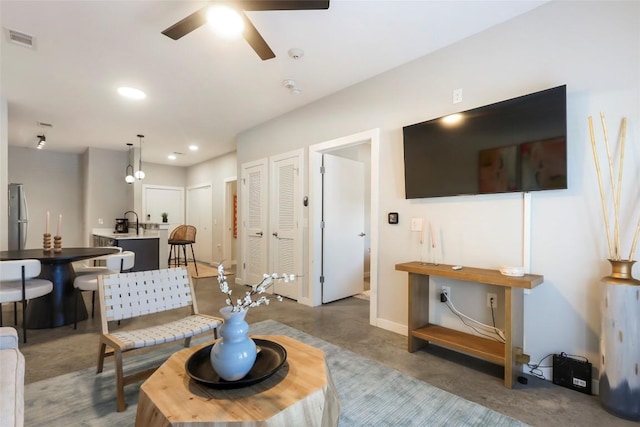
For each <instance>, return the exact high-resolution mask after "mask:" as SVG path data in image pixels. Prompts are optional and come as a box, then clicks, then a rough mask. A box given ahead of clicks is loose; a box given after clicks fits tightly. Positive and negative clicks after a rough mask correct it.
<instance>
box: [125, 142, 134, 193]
mask: <svg viewBox="0 0 640 427" xmlns="http://www.w3.org/2000/svg"><path fill="white" fill-rule="evenodd" d="M127 146H128V147H129V152H128V153H127V161H128V162H129V164H128V165H127V169H126V172H125V173H126V176H125V177H124V180H125V181H127V184H133V181H135V180H136V179H135V178H134V177H133V166H132V165H131V147H133V144H132V143H130V142H128V143H127Z"/></svg>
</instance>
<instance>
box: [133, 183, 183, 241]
mask: <svg viewBox="0 0 640 427" xmlns="http://www.w3.org/2000/svg"><path fill="white" fill-rule="evenodd" d="M142 211H143V212H144V219H143V218H140V221H144V222H156V223H162V213H163V212H166V213H167V214H168V219H169V224H170V227H169V232H171V230H173V229H174V228H176V227H177V226H178V225H181V224H184V188H183V187H167V186H160V185H143V189H142Z"/></svg>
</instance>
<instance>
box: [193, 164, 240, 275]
mask: <svg viewBox="0 0 640 427" xmlns="http://www.w3.org/2000/svg"><path fill="white" fill-rule="evenodd" d="M237 168H238V166H237V156H236V153H235V152H234V153H229V154H225V155H224V156H220V157H216V158H213V159H210V160H207V161H205V162H202V163H199V164H197V165H194V166H191V167H190V168H189V170H188V173H187V187H190V186H196V185H201V184H211V189H212V191H213V212H212V213H213V216H212V224H211V230H212V231H213V233H212V236H213V261H214V263H219V262H220V261H222V260H223V258H224V255H223V247H224V246H223V245H224V242H223V240H224V239H223V223H224V210H223V207H224V190H225V182H224V180H225V178H230V177H234V176H237V173H238V172H237ZM233 259H237V255H236V256H234V257H233Z"/></svg>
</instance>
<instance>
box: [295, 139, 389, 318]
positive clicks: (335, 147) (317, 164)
mask: <svg viewBox="0 0 640 427" xmlns="http://www.w3.org/2000/svg"><path fill="white" fill-rule="evenodd" d="M379 140H380V131H379V129H373V130H369V131H365V132H361V133H357V134H354V135H349V136H346V137H343V138H338V139H335V140H331V141H326V142H323V143H319V144H315V145H312V146H310V147H309V167H310V173H309V193H310V196H311V197H310V202H311V203H310V204H311V209H310V211H309V261H308V262H309V271H310V272H311V273H312V275H311V278H310V279H309V297H310V299H311V301H310V303H311V304H312V305H314V306H317V305H320V304H322V287H323V283H322V282H323V281H324V278H322V279H321V277H322V271H323V262H326V260H323V247H322V225H321V221H322V218H323V212H322V208H323V185H322V181H323V175H322V173H321V167H322V161H323V155H324V154H326V153H331V155H340V156H344V157H354V156H355V157H356V158H358V159H360V160H361V161H362V162H363V163H365V164H366V165H367V166H366V168H365V170H368V174H366V173H365V179H366V181H367V187H368V188H369V192H368V194H367V196H368V199H367V200H365V205H366V208H365V223H366V224H368V227H367V229H368V233H366V234H367V235H368V236H367V237H368V241H367V242H366V244H365V247H366V248H367V250H366V251H365V254H363V256H365V258H366V255H368V261H369V262H368V269H367V268H366V267H365V269H364V270H363V271H362V275H363V281H364V279H365V278H366V274H365V271H366V270H368V271H369V276H368V279H369V280H368V285H369V323H370V324H371V325H373V326H377V317H378V304H377V288H378V281H377V277H378V274H377V271H378V260H377V257H378V255H377V254H378V218H379V214H378V212H379V206H378V205H379V204H378V199H379V198H378V191H379V190H378V188H379V186H378V181H379V170H378V169H379V165H378V159H379V145H380V144H379ZM363 153H366V154H363ZM325 191H331V190H330V189H325ZM366 265H367V263H365V266H366ZM325 268H326V266H325ZM364 282H365V283H367V281H364Z"/></svg>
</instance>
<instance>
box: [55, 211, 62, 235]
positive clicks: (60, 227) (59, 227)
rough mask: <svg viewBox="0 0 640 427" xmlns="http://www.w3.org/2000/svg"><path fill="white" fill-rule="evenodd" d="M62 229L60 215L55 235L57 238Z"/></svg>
mask: <svg viewBox="0 0 640 427" xmlns="http://www.w3.org/2000/svg"><path fill="white" fill-rule="evenodd" d="M61 229H62V214H60V216H58V233H57V234H56V235H57V236H59V235H60V230H61Z"/></svg>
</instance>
